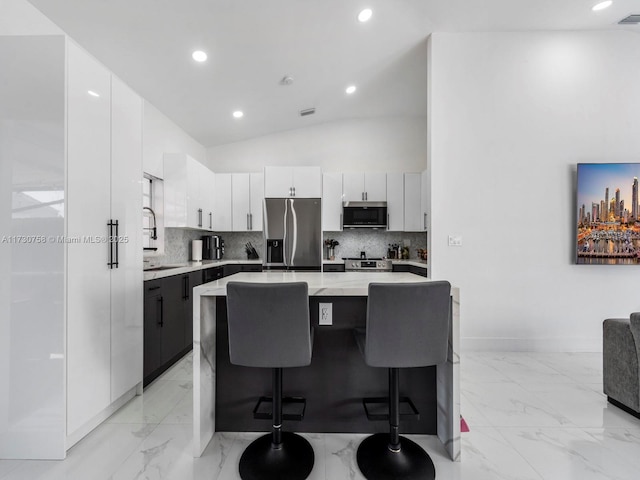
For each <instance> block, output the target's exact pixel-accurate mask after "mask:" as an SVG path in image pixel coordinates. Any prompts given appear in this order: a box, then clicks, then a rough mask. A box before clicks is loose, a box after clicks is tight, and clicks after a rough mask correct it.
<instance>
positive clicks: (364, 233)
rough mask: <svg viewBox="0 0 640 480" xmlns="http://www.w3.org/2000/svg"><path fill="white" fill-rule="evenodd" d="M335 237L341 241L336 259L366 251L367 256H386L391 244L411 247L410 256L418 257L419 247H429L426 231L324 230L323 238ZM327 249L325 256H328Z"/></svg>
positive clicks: (356, 255)
mask: <svg viewBox="0 0 640 480" xmlns="http://www.w3.org/2000/svg"><path fill="white" fill-rule="evenodd" d="M330 238H332V239H334V240H336V241H338V242H339V243H340V245H338V246H337V247H336V248H335V257H336V260H337V259H340V258H344V257H359V256H360V252H366V254H367V257H386V256H387V249H388V248H389V245H390V244H393V243H397V244H399V245H400V246H403V245H405V244H406V245H407V246H408V247H409V258H410V259H412V260H416V259H417V258H418V253H417V251H416V250H417V249H418V248H427V234H426V232H385V231H379V230H367V229H361V230H343V231H342V232H324V234H323V240H327V239H330ZM326 254H327V252H326V249H324V251H323V256H324V257H325V258H326Z"/></svg>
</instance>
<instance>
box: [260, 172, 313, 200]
mask: <svg viewBox="0 0 640 480" xmlns="http://www.w3.org/2000/svg"><path fill="white" fill-rule="evenodd" d="M264 196H265V198H289V197H298V198H320V197H321V196H322V169H321V168H320V167H264Z"/></svg>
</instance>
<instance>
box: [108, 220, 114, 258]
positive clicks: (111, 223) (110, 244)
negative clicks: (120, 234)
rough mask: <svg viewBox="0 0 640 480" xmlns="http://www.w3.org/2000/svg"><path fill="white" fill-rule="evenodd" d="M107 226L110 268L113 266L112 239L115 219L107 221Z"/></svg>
mask: <svg viewBox="0 0 640 480" xmlns="http://www.w3.org/2000/svg"><path fill="white" fill-rule="evenodd" d="M107 227H109V261H108V262H107V267H109V269H112V268H113V243H111V240H112V238H113V220H109V222H108V223H107Z"/></svg>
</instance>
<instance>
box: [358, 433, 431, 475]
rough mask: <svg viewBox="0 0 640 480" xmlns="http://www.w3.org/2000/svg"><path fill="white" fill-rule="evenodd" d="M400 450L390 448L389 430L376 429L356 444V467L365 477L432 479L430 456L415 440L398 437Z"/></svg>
mask: <svg viewBox="0 0 640 480" xmlns="http://www.w3.org/2000/svg"><path fill="white" fill-rule="evenodd" d="M400 446H401V448H400V451H399V452H392V451H391V450H389V434H388V433H376V434H375V435H371V436H370V437H367V438H365V439H364V440H363V441H362V443H361V444H360V446H359V447H358V454H357V460H358V467H359V468H360V471H361V472H362V474H363V475H364V476H365V478H367V479H368V480H400V479H402V480H434V479H435V478H436V469H435V467H434V465H433V461H432V460H431V457H429V455H428V454H427V452H425V451H424V450H423V449H422V447H420V446H419V445H418V444H417V443H415V442H413V441H411V440H409V439H408V438H405V437H400Z"/></svg>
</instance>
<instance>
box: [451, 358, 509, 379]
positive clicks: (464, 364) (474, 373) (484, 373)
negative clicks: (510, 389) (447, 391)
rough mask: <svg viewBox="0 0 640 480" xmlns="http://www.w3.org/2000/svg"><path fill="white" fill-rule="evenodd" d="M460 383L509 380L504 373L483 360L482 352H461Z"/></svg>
mask: <svg viewBox="0 0 640 480" xmlns="http://www.w3.org/2000/svg"><path fill="white" fill-rule="evenodd" d="M460 381H461V383H463V384H464V383H486V382H492V383H493V382H511V381H512V380H511V379H510V378H508V377H507V376H506V375H504V373H502V372H501V371H500V370H498V369H497V368H495V367H493V366H491V365H488V364H487V363H486V362H485V361H483V356H482V354H473V353H470V354H463V355H462V358H461V359H460Z"/></svg>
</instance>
